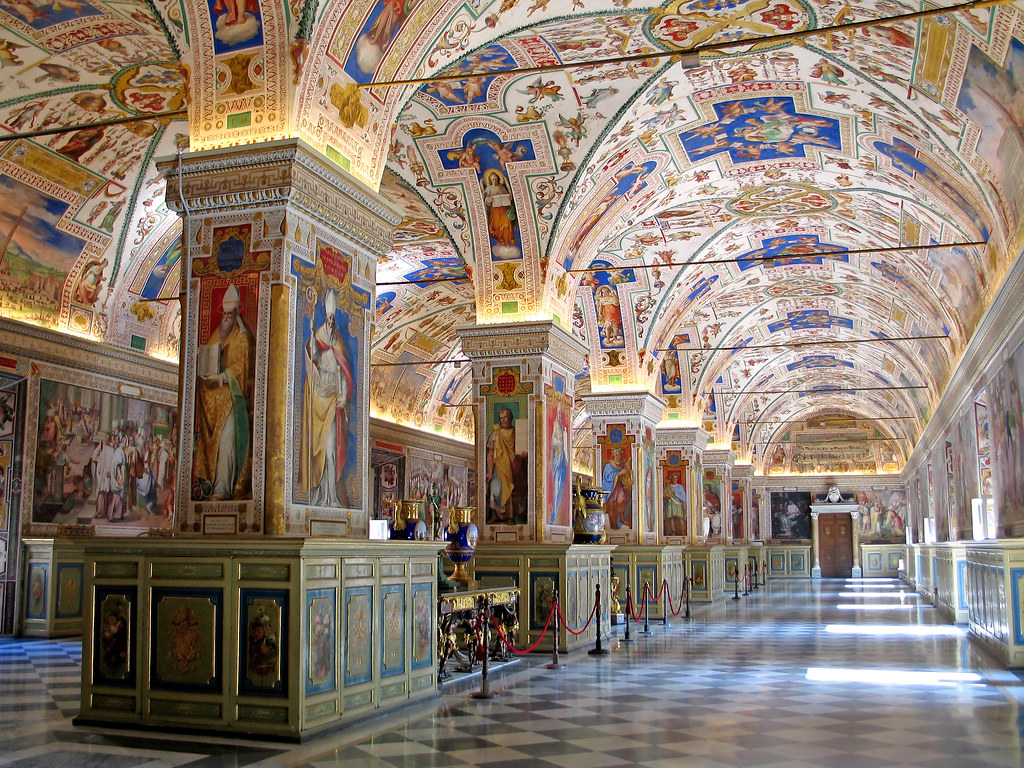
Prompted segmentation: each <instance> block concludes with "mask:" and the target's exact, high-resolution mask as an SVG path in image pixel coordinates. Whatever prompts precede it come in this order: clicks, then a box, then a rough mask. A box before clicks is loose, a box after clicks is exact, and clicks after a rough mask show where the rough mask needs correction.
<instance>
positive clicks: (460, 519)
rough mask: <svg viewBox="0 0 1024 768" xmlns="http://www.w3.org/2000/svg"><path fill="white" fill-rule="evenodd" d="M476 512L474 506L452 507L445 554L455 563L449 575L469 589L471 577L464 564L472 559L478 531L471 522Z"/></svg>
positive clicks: (478, 535)
mask: <svg viewBox="0 0 1024 768" xmlns="http://www.w3.org/2000/svg"><path fill="white" fill-rule="evenodd" d="M475 514H476V507H453V508H452V516H451V522H450V523H449V524H448V533H449V534H450V536H449V541H448V548H447V549H445V551H444V552H445V555H447V556H448V559H449V560H451V561H452V563H454V565H455V570H454V571H453V572H452V575H451V576H450V577H449V578H450V579H451V580H452V581H454V582H456V583H458V585H459V587H460V588H461V589H471V587H472V585H471V583H470V582H471V581H472V580H471V579H470V578H469V574H468V573H467V572H466V564H467V563H468V562H469V561H470V560H471V559H472V557H473V552H474V551H475V550H476V543H477V540H478V539H479V538H480V532H479V531H478V530H477V527H476V524H475V523H474V522H473V516H474V515H475Z"/></svg>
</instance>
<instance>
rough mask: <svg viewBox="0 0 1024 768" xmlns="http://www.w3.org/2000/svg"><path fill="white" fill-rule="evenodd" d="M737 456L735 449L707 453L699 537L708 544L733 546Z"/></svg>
mask: <svg viewBox="0 0 1024 768" xmlns="http://www.w3.org/2000/svg"><path fill="white" fill-rule="evenodd" d="M735 463H736V452H735V451H733V450H732V449H731V448H721V447H711V448H706V449H705V450H704V454H703V456H702V460H701V492H702V502H701V515H702V516H703V520H702V528H701V531H700V533H699V535H700V536H701V538H702V540H703V541H704V542H717V543H720V544H731V543H732V540H733V537H732V526H731V525H730V524H729V523H730V518H731V513H730V509H731V506H732V505H731V498H730V497H731V495H732V468H733V465H734V464H735Z"/></svg>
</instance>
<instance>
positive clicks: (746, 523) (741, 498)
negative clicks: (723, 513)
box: [729, 464, 757, 541]
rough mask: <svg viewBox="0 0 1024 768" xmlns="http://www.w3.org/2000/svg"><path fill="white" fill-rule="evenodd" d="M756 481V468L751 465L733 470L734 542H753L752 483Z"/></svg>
mask: <svg viewBox="0 0 1024 768" xmlns="http://www.w3.org/2000/svg"><path fill="white" fill-rule="evenodd" d="M753 479H754V468H753V467H752V466H751V465H750V464H737V465H736V466H734V467H733V468H732V483H731V485H732V499H731V501H732V504H731V506H732V509H731V513H732V519H731V520H730V521H729V522H730V526H729V527H730V533H731V535H732V539H733V541H740V540H743V541H751V540H753V539H755V538H757V537H756V536H754V535H753V523H752V520H751V518H752V516H753V504H752V501H751V496H752V490H751V483H752V481H753Z"/></svg>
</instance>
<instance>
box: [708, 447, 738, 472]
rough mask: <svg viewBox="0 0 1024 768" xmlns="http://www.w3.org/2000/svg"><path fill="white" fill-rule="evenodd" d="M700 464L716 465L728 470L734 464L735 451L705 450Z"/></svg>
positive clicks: (729, 449) (722, 449)
mask: <svg viewBox="0 0 1024 768" xmlns="http://www.w3.org/2000/svg"><path fill="white" fill-rule="evenodd" d="M701 463H702V464H716V465H718V466H720V467H729V468H730V469H731V468H732V466H733V465H734V464H735V463H736V451H734V450H733V449H732V448H706V449H704V456H703V457H702V458H701Z"/></svg>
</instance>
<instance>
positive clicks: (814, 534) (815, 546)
mask: <svg viewBox="0 0 1024 768" xmlns="http://www.w3.org/2000/svg"><path fill="white" fill-rule="evenodd" d="M819 514H820V513H819V512H811V549H812V550H813V551H814V567H813V568H811V578H812V579H820V578H821V542H820V541H819V539H818V515H819Z"/></svg>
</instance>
